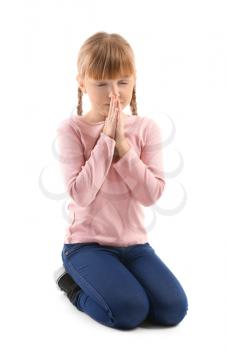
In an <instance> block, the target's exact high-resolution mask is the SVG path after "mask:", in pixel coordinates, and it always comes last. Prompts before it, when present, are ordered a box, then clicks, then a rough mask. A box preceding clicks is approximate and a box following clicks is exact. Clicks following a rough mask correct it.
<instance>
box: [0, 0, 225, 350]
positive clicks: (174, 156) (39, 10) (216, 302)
mask: <svg viewBox="0 0 227 350" xmlns="http://www.w3.org/2000/svg"><path fill="white" fill-rule="evenodd" d="M225 5H226V4H225V1H218V0H216V1H201V0H197V1H176V0H175V1H162V0H160V1H143V0H140V1H138V2H128V1H124V2H123V1H117V0H116V1H114V2H108V1H85V0H83V1H69V0H64V1H63V0H62V1H60V0H59V1H57V0H55V1H51V0H46V1H41V0H39V1H38V0H37V1H32V0H30V1H2V2H1V9H0V10H1V11H0V13H1V18H0V19H1V21H0V23H1V24H0V26H1V27H0V29H1V31H0V32H1V47H0V51H1V128H0V130H1V135H0V141H1V147H0V150H1V189H0V190H1V192H0V193H1V254H0V256H1V264H0V266H1V305H0V315H1V319H2V321H1V334H2V335H1V343H2V344H1V345H2V346H1V348H4V349H20V348H21V349H22V348H23V349H33V350H35V349H42V348H45V349H61V350H62V349H68V348H70V349H74V348H75V349H77V348H79V347H80V348H83V349H109V348H111V349H117V348H118V349H119V348H126V347H130V349H142V348H147V347H148V348H151V349H156V350H159V349H169V350H170V349H171V350H172V349H174V350H177V349H184V350H188V349H190V350H191V349H193V348H195V347H196V348H197V347H198V348H202V349H214V348H217V349H219V350H223V349H226V347H227V340H226V337H225V336H224V332H226V330H227V329H226V328H227V326H226V317H227V301H226V300H227V293H226V292H227V288H226V284H225V280H226V275H227V274H226V266H227V257H226V256H227V254H226V243H227V240H226V233H227V230H226V228H227V224H226V220H227V214H226V194H227V193H226V187H227V186H226V178H227V177H226V175H227V173H226V149H227V147H226V146H227V144H226V118H227V113H226V112H227V104H226V96H227V47H226V43H227V26H226V8H225ZM97 31H106V32H108V33H119V34H120V35H122V36H123V37H125V38H126V40H128V41H129V43H130V44H131V46H132V48H133V50H134V53H135V57H136V64H137V106H138V114H139V115H144V116H148V117H150V118H152V117H153V118H155V119H157V121H158V123H159V124H160V126H161V128H162V131H163V138H164V139H165V140H166V139H168V137H169V135H170V134H171V132H172V130H173V129H172V126H171V123H170V120H172V122H173V125H174V129H175V134H174V137H172V139H171V142H169V143H167V144H166V145H165V147H164V157H165V169H166V178H167V186H166V190H165V193H164V194H163V197H162V198H161V199H160V200H159V202H158V203H157V206H159V208H162V209H166V210H167V209H170V210H171V209H173V211H174V208H177V206H178V205H180V203H181V200H182V198H183V197H182V196H183V189H184V191H185V193H186V196H187V197H186V198H187V199H186V201H185V200H184V206H183V208H182V210H175V214H169V215H164V214H162V213H159V214H158V213H157V212H156V214H157V221H156V224H155V226H154V227H153V229H152V230H150V231H149V242H150V244H151V245H152V246H153V247H154V248H155V250H156V253H157V254H158V255H159V256H160V257H161V258H162V260H163V261H164V262H165V263H166V264H167V265H168V267H169V268H170V269H171V270H172V271H173V272H174V274H175V275H176V276H177V277H178V279H179V280H180V282H181V283H182V285H183V287H184V289H185V291H186V294H187V296H188V301H189V309H188V314H187V315H186V316H185V318H184V319H183V321H182V322H181V323H180V324H179V325H178V326H177V327H173V328H166V329H161V328H160V329H159V328H152V327H142V326H141V327H138V328H136V329H134V330H132V331H120V330H114V329H111V328H109V327H105V326H103V325H101V324H99V323H98V322H96V321H94V320H92V319H91V318H90V317H89V316H87V315H86V314H84V313H82V312H79V311H78V310H77V309H76V308H74V307H73V306H72V304H71V303H70V302H69V301H68V299H67V298H66V297H65V296H64V295H63V294H62V293H61V291H60V290H58V289H57V288H56V286H55V283H54V280H53V272H54V270H55V269H56V268H58V267H59V266H61V264H62V261H61V249H62V244H63V239H64V235H65V227H66V225H67V222H66V219H65V217H64V215H63V213H64V206H65V200H66V194H65V189H64V187H63V183H62V179H61V175H60V173H59V168H58V164H57V160H56V157H55V155H54V152H53V144H54V140H55V131H56V128H57V126H58V125H59V122H60V121H61V120H62V119H64V118H68V117H69V116H70V114H71V112H72V110H73V109H74V108H75V107H76V102H77V100H76V99H77V82H76V79H75V77H76V73H77V68H76V60H77V52H78V50H79V48H80V46H81V45H82V43H83V42H84V40H85V39H86V38H87V37H89V36H90V35H92V34H94V33H95V32H97ZM86 103H87V102H86V101H85V106H86ZM181 158H182V161H183V163H182V162H180V159H181ZM178 166H179V167H180V170H177V168H178ZM40 183H42V185H43V186H44V188H45V190H46V191H48V193H47V192H45V191H44V188H43V187H40ZM156 210H158V207H156V208H155V207H154V208H146V223H147V224H149V221H150V218H151V217H152V215H153V214H154V212H155V211H156Z"/></svg>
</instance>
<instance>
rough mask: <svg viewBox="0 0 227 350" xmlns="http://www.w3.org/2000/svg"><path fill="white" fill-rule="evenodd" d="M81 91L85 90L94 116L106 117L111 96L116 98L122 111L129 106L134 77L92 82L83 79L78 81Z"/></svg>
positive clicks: (88, 79)
mask: <svg viewBox="0 0 227 350" xmlns="http://www.w3.org/2000/svg"><path fill="white" fill-rule="evenodd" d="M79 82H80V87H81V88H82V91H84V90H86V92H87V94H88V96H89V99H90V102H91V106H92V112H93V113H95V114H96V115H102V116H107V114H108V111H109V105H110V99H111V96H112V95H115V96H117V97H118V99H119V101H120V104H121V108H122V110H123V109H124V108H125V107H126V106H127V105H129V104H130V101H131V99H132V92H133V87H134V85H135V79H134V76H132V75H131V76H124V77H123V76H122V77H121V76H119V77H118V79H115V80H94V79H90V78H85V80H84V81H79Z"/></svg>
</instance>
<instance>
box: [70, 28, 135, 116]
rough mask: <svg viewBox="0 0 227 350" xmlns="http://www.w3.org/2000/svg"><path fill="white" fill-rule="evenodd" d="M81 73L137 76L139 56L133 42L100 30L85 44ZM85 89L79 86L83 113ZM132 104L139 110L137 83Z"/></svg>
mask: <svg viewBox="0 0 227 350" xmlns="http://www.w3.org/2000/svg"><path fill="white" fill-rule="evenodd" d="M77 69H78V74H79V75H80V77H81V78H82V79H84V78H85V76H88V77H90V78H91V79H95V80H105V79H115V78H117V77H118V76H119V75H121V76H126V75H129V76H130V75H133V76H134V78H135V77H136V68H135V57H134V53H133V51H132V48H131V46H130V45H129V43H128V42H127V41H126V40H125V39H124V38H123V37H122V36H121V35H119V34H115V33H112V34H108V33H106V32H97V33H95V34H94V35H92V36H91V37H89V38H88V39H87V40H86V41H85V42H84V44H83V45H82V46H81V48H80V50H79V54H78V59H77ZM82 97H83V91H82V90H81V89H80V87H78V105H77V114H78V115H82V114H83V110H82ZM130 108H131V111H132V114H133V115H136V114H137V103H136V86H135V85H134V87H133V92H132V98H131V101H130Z"/></svg>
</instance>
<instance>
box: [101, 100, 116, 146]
mask: <svg viewBox="0 0 227 350" xmlns="http://www.w3.org/2000/svg"><path fill="white" fill-rule="evenodd" d="M117 112H118V111H117V101H116V99H115V97H114V96H112V97H111V100H110V108H109V113H108V116H107V118H106V119H105V123H104V127H103V130H102V132H103V133H104V134H106V135H107V136H110V137H111V138H112V139H115V133H116V122H117Z"/></svg>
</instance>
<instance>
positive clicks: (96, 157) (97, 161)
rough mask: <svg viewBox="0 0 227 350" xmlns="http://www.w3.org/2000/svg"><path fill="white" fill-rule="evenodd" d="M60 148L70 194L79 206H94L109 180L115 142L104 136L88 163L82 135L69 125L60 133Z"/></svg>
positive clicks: (58, 142)
mask: <svg viewBox="0 0 227 350" xmlns="http://www.w3.org/2000/svg"><path fill="white" fill-rule="evenodd" d="M57 145H58V148H59V151H58V158H59V161H60V163H59V164H60V168H61V170H62V173H63V178H64V182H65V185H66V189H67V192H68V194H69V195H70V197H71V198H72V199H73V200H74V201H75V202H76V203H77V204H78V205H79V206H82V207H86V206H88V205H89V204H90V203H91V202H93V200H94V199H95V197H96V195H97V192H98V191H99V190H100V187H101V186H102V184H103V182H104V180H105V178H106V175H107V173H108V171H109V168H110V166H111V162H112V158H113V153H114V147H115V140H114V139H112V138H111V137H109V136H107V135H106V134H104V133H103V132H101V133H100V136H99V138H98V140H97V142H96V144H95V146H94V148H93V149H92V151H91V154H90V157H89V159H88V160H87V161H85V159H84V152H83V144H82V142H81V139H80V135H79V133H77V131H76V130H75V129H74V128H73V127H72V126H71V125H70V124H65V125H63V126H61V127H59V128H58V129H57Z"/></svg>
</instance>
